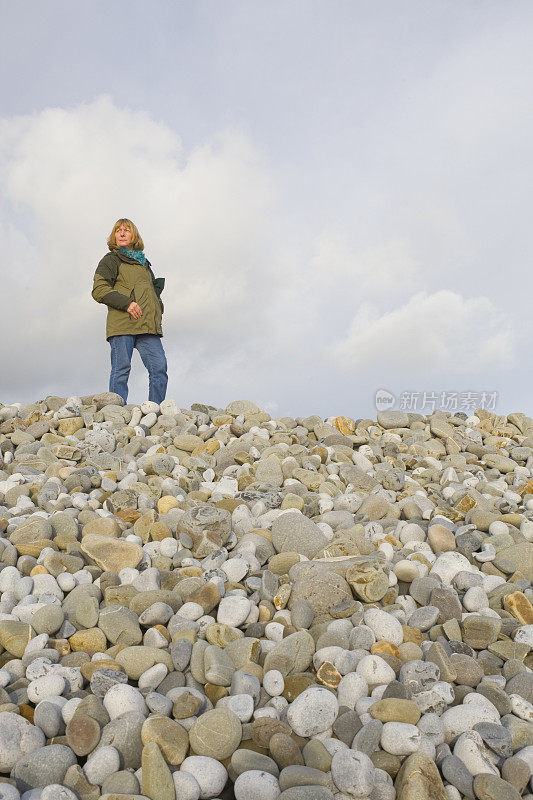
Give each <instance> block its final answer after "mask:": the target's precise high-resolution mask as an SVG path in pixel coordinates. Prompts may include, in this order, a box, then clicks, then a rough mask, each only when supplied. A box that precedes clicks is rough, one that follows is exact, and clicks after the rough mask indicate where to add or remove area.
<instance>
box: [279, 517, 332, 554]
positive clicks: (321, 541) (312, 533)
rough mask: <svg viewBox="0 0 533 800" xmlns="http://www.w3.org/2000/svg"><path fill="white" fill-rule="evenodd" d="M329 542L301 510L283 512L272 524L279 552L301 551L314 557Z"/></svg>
mask: <svg viewBox="0 0 533 800" xmlns="http://www.w3.org/2000/svg"><path fill="white" fill-rule="evenodd" d="M327 543H328V539H327V537H326V535H325V534H324V533H323V532H322V531H321V530H320V528H319V527H318V525H315V523H314V522H312V521H311V520H310V519H308V518H307V517H305V516H304V515H303V514H300V512H299V511H287V512H286V513H283V514H281V515H280V516H279V517H278V518H277V519H276V520H274V523H273V525H272V544H273V545H274V547H275V548H276V551H277V552H278V553H283V552H291V553H300V555H303V556H306V557H307V558H313V557H314V556H316V555H317V554H319V553H320V552H321V551H322V550H323V549H324V547H326V545H327Z"/></svg>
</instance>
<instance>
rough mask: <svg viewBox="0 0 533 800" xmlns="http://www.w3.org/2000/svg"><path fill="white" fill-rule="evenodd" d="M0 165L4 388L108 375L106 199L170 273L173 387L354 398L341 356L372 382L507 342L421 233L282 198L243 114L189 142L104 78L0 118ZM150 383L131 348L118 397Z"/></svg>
mask: <svg viewBox="0 0 533 800" xmlns="http://www.w3.org/2000/svg"><path fill="white" fill-rule="evenodd" d="M0 181H1V185H2V189H3V196H2V199H1V200H0V236H2V241H3V259H4V263H5V265H6V267H5V269H4V274H3V278H4V280H3V284H2V301H3V303H2V327H3V335H2V336H0V363H1V367H2V372H1V374H0V378H1V380H0V384H1V385H0V400H1V401H2V402H13V401H16V400H20V401H22V402H29V401H33V400H35V399H38V398H39V397H44V396H45V395H46V394H48V393H50V394H62V395H67V396H68V395H71V394H82V395H83V394H88V393H90V392H92V391H101V390H103V389H105V388H106V387H107V381H108V374H109V347H108V344H107V342H106V341H105V339H104V324H105V308H104V307H103V306H97V305H96V304H95V303H94V301H93V300H92V298H91V296H90V292H91V288H92V277H93V273H94V269H95V267H96V264H97V263H98V261H99V259H100V258H101V257H102V256H103V255H104V253H105V252H106V250H107V247H106V245H105V241H106V238H107V235H108V233H109V231H110V229H111V226H112V224H113V222H114V221H115V220H116V219H117V218H118V217H121V216H127V217H130V218H132V219H133V220H134V221H135V222H136V223H137V224H138V225H139V227H140V229H141V233H142V235H143V237H144V240H145V245H146V251H147V255H148V257H149V258H150V260H151V261H152V263H153V264H154V268H155V271H156V273H157V274H158V275H164V276H165V277H166V278H167V284H166V287H165V292H164V297H163V299H164V302H165V316H164V331H165V338H164V344H165V349H166V351H167V356H168V360H169V365H170V369H169V374H170V383H169V396H171V397H175V398H176V399H177V400H178V402H179V403H180V404H181V405H188V404H189V403H191V402H194V401H200V402H208V403H217V404H219V405H225V404H226V403H227V402H228V401H229V400H232V399H235V398H236V397H239V396H240V397H248V398H250V399H252V400H254V401H255V402H258V403H260V404H263V405H265V406H268V408H269V409H272V410H274V409H276V413H280V414H283V413H288V412H289V411H290V412H291V413H296V414H300V413H311V412H313V411H317V410H320V408H323V409H324V413H325V414H327V413H329V409H330V404H331V402H332V398H333V399H334V402H335V404H336V407H340V406H341V405H342V404H344V403H346V404H348V403H349V402H351V398H352V396H353V386H352V384H353V381H352V373H353V370H354V368H356V369H358V370H361V371H363V372H364V375H363V374H362V372H360V373H359V375H358V391H360V392H363V391H366V388H365V387H366V386H367V384H368V387H370V388H371V391H370V389H369V396H372V397H373V391H374V389H373V387H374V386H375V385H377V383H376V381H377V378H376V375H378V374H379V372H380V370H381V367H382V365H383V364H384V363H386V364H387V368H388V373H387V375H388V377H390V376H391V374H392V373H393V372H394V369H396V370H404V371H405V370H406V369H408V370H410V374H411V375H414V376H415V377H416V376H420V375H421V374H425V373H426V372H427V371H428V370H431V369H433V368H434V369H435V370H436V371H438V370H446V369H452V368H453V369H456V371H459V372H460V371H463V372H464V373H465V374H466V373H468V374H469V373H470V372H471V371H474V370H477V371H481V370H486V371H487V374H489V375H490V374H491V372H492V375H493V374H494V371H495V370H498V371H499V370H502V369H506V368H509V367H510V366H512V365H513V364H514V363H515V361H516V357H515V352H516V347H517V337H516V335H515V333H514V332H513V328H512V325H511V320H510V318H509V317H508V316H507V315H506V314H503V313H502V312H500V311H499V309H498V306H497V300H496V299H495V300H492V299H490V298H488V297H479V296H474V297H472V298H470V299H468V298H466V297H464V296H462V295H461V294H459V293H458V292H455V291H448V290H446V291H438V290H435V289H436V287H438V285H439V282H440V285H442V276H443V270H444V267H443V264H444V265H445V266H446V268H448V264H447V263H445V262H446V259H447V260H448V261H453V258H452V257H451V256H450V253H449V252H448V251H444V250H443V252H446V253H447V255H445V256H443V257H442V264H441V263H438V258H439V256H440V253H441V250H440V246H435V245H434V244H432V245H431V246H432V248H433V252H434V254H435V261H432V260H431V256H432V252H431V248H430V251H429V256H428V258H426V257H424V258H422V257H421V251H420V248H419V247H418V239H417V236H415V235H414V233H413V231H410V230H409V227H408V226H403V225H402V224H399V223H397V222H396V223H395V224H393V223H391V222H390V218H389V215H388V214H387V213H386V210H387V209H386V208H385V207H383V208H381V209H378V208H377V206H376V207H375V212H376V213H375V214H374V216H375V219H374V221H373V225H372V226H371V227H369V228H368V229H367V228H366V220H365V218H363V217H358V218H357V221H356V222H354V223H353V225H352V226H351V227H349V226H342V225H341V224H339V226H338V227H335V226H334V225H333V223H331V221H330V220H326V221H325V222H324V225H323V226H322V227H321V226H320V225H315V224H312V223H311V222H309V220H307V218H306V215H305V208H306V204H305V198H302V203H301V206H299V207H298V213H296V212H294V213H293V214H292V215H290V214H287V207H286V205H284V203H286V198H284V197H283V196H282V195H283V191H282V189H283V187H284V186H285V184H284V182H283V180H281V178H280V175H279V173H278V172H276V169H275V168H274V167H273V165H272V164H271V163H269V162H268V160H267V159H266V156H265V155H264V153H263V152H262V151H261V150H260V149H259V147H258V146H257V145H256V144H255V142H254V140H253V139H252V138H251V136H249V135H247V134H246V133H244V132H243V131H242V130H239V129H235V128H232V129H228V130H225V131H220V132H218V133H216V134H214V135H212V136H209V137H208V138H206V139H205V140H203V141H199V142H197V143H196V144H195V145H194V146H192V147H190V148H185V147H184V146H183V144H182V141H181V139H180V137H179V135H178V134H177V133H176V131H175V130H173V129H172V128H171V127H169V125H167V124H165V123H162V122H159V121H157V120H155V119H154V118H153V117H151V116H150V115H149V114H147V113H146V112H143V111H137V110H132V109H130V108H124V107H121V106H120V105H118V104H117V103H116V102H115V101H114V100H113V99H112V98H111V97H109V96H101V97H98V98H97V99H95V100H94V101H92V102H88V103H82V104H80V105H77V106H73V107H71V108H46V109H44V110H42V111H39V112H36V113H34V114H28V115H24V116H18V117H12V118H8V119H4V120H3V121H0ZM389 202H390V203H393V202H394V190H393V189H391V191H390V197H389ZM425 209H426V210H428V213H427V216H426V217H424V223H425V222H428V224H427V233H426V236H427V242H428V243H430V240H431V236H432V233H433V234H434V233H435V230H436V229H437V230H438V229H439V226H441V229H442V230H444V231H445V233H446V236H443V237H442V239H443V240H444V239H446V238H448V239H449V238H450V236H449V234H450V232H451V233H452V234H453V238H454V240H455V241H456V242H457V241H458V240H460V238H461V237H460V235H459V233H460V230H461V228H460V226H459V233H458V232H457V231H455V229H454V225H455V217H454V216H453V214H452V215H451V216H450V217H446V215H444V214H443V213H442V209H441V207H440V206H439V205H438V203H433V204H431V203H428V202H427V198H426V197H425V196H424V197H422V198H418V201H417V202H416V203H415V202H414V201H412V206H411V209H410V211H411V212H412V214H413V215H414V214H415V212H417V213H418V214H419V216H420V217H423V214H424V210H425ZM378 212H379V213H378ZM369 213H370V212H369ZM372 213H374V211H372ZM380 214H381V216H380ZM450 220H451V221H450ZM461 247H462V245H461ZM452 253H453V248H452ZM426 263H427V264H428V265H429V266H428V267H426V266H425V265H426ZM423 265H424V266H423ZM448 285H449V284H448ZM417 291H418V293H415V292H417ZM463 291H466V290H464V289H463ZM484 291H485V290H484ZM487 291H488V289H487ZM472 294H474V295H475V294H476V293H475V292H473V293H472ZM513 322H514V320H513ZM515 327H516V326H515ZM388 362H389V363H388ZM6 376H7V380H5V378H6ZM365 381H366V383H365ZM493 383H494V380H493V379H492V378H491V385H493ZM146 387H147V377H146V372H145V371H144V368H142V367H141V366H140V362H139V359H138V358H137V355H135V356H134V362H133V370H132V375H131V378H130V400H131V401H132V402H140V401H141V400H142V399H145V398H146V396H147V391H146ZM361 410H362V409H354V410H353V413H354V414H355V415H356V416H357V415H358V414H360V413H361Z"/></svg>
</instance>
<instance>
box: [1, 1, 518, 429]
mask: <svg viewBox="0 0 533 800" xmlns="http://www.w3.org/2000/svg"><path fill="white" fill-rule="evenodd" d="M0 13H1V18H2V31H1V33H0V37H1V42H0V44H1V47H0V76H1V78H0V80H1V82H2V85H1V91H0V242H1V245H0V246H1V248H2V260H1V263H2V266H1V273H0V274H1V284H0V286H1V292H0V402H2V403H5V404H7V403H13V402H21V403H29V402H35V401H37V400H41V399H43V398H44V397H45V396H46V395H48V394H54V395H61V396H65V397H69V396H73V395H85V394H89V393H94V392H99V391H105V390H107V388H108V380H109V344H108V342H106V340H105V316H106V309H105V307H104V306H102V305H98V304H96V303H95V302H94V300H93V299H92V297H91V289H92V280H93V275H94V270H95V268H96V266H97V264H98V262H99V260H100V259H101V258H102V257H103V256H104V255H105V253H106V252H107V245H106V240H107V237H108V235H109V233H110V231H111V228H112V226H113V223H114V222H115V220H116V219H118V218H120V217H128V218H130V219H132V220H133V221H134V222H135V224H136V225H137V226H138V228H139V230H140V232H141V235H142V236H143V239H144V243H145V251H146V254H147V256H148V258H149V259H150V261H151V262H152V265H153V269H154V272H155V273H156V275H157V276H164V277H165V278H166V285H165V290H164V293H163V296H162V299H163V301H164V303H165V314H164V317H163V331H164V337H163V344H164V347H165V350H166V353H167V359H168V365H169V386H168V392H167V396H168V397H172V398H174V399H176V401H177V402H178V405H179V406H180V407H182V408H186V407H189V406H190V405H191V403H194V402H199V403H207V404H211V405H215V406H217V407H224V406H226V405H227V404H228V403H229V402H230V401H232V400H236V399H249V400H252V401H254V402H255V403H257V404H258V405H260V406H261V407H262V408H264V409H265V410H267V411H268V412H269V413H270V414H272V415H273V416H285V415H291V416H306V415H308V414H312V413H316V414H320V415H321V416H322V417H324V418H325V417H328V416H333V415H345V416H349V417H353V418H355V419H359V418H365V417H366V418H368V417H369V418H373V419H375V417H376V413H377V410H378V408H387V407H389V408H397V409H399V408H403V409H405V410H407V411H417V412H420V413H426V414H427V413H431V411H432V410H434V409H435V408H443V409H445V410H449V411H452V412H453V411H455V410H457V411H466V412H467V413H472V412H473V410H474V409H475V408H477V407H480V406H481V407H485V408H487V409H489V410H491V411H495V412H496V413H497V414H509V413H511V412H516V411H522V412H524V413H526V414H530V415H533V396H532V391H531V379H530V372H531V366H530V356H531V347H530V343H531V341H532V337H533V320H532V314H531V297H532V290H533V278H532V270H531V265H532V257H533V243H532V238H531V228H532V226H531V222H530V218H531V211H532V206H531V196H532V189H533V186H532V184H533V178H532V150H533V104H532V100H531V98H532V97H533V69H532V67H533V54H532V50H531V41H532V38H533V4H532V3H531V2H530V0H523V1H521V0H453V1H452V0H402V2H398V0H366V1H364V2H363V0H171V1H170V0H152V2H150V3H146V2H140V0H130V2H129V3H128V4H127V5H125V4H123V3H118V2H115V0H105V1H104V0H92V2H91V3H83V4H82V3H81V2H76V1H75V0H47V2H46V3H43V2H42V0H18V2H17V3H11V2H9V0H0ZM129 386H130V394H129V397H128V401H129V402H134V403H140V402H142V400H144V399H147V395H148V379H147V373H146V371H145V369H144V367H143V366H142V364H141V362H140V358H139V356H138V353H137V352H135V353H134V357H133V362H132V372H131V376H130V382H129ZM376 393H379V398H381V405H380V403H379V402H378V401H377V400H376ZM383 398H384V399H383Z"/></svg>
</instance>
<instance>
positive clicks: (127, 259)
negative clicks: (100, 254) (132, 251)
mask: <svg viewBox="0 0 533 800" xmlns="http://www.w3.org/2000/svg"><path fill="white" fill-rule="evenodd" d="M111 252H112V253H114V254H115V255H116V256H117V258H119V259H120V261H125V262H126V264H137V265H138V266H139V267H142V264H140V263H139V262H138V261H136V260H135V259H134V258H131V256H127V255H126V253H124V252H121V251H120V250H111ZM145 266H147V267H151V266H152V264H151V263H150V261H148V259H146V264H145Z"/></svg>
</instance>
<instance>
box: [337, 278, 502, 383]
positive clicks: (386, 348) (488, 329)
mask: <svg viewBox="0 0 533 800" xmlns="http://www.w3.org/2000/svg"><path fill="white" fill-rule="evenodd" d="M515 346H516V337H515V335H514V333H513V329H512V326H511V322H510V319H509V318H508V317H507V315H505V314H502V313H501V312H499V311H498V309H497V308H496V307H495V305H494V303H493V302H492V301H491V300H490V299H489V298H487V297H473V298H465V297H462V296H461V295H460V294H458V293H457V292H452V291H449V290H447V289H443V290H441V291H438V292H434V293H433V294H428V293H426V292H419V293H418V294H416V295H414V296H413V297H411V299H410V300H409V301H408V302H407V303H405V305H402V306H399V307H398V308H395V309H393V310H391V311H387V312H385V313H383V314H380V313H379V311H378V309H377V307H376V306H374V305H372V304H369V303H365V304H363V305H362V306H361V307H360V308H359V309H358V311H357V313H356V315H355V316H354V318H353V321H352V324H351V326H350V329H349V331H348V333H347V335H346V336H345V337H344V338H343V339H342V340H340V341H339V342H337V344H336V346H335V348H334V351H335V356H336V358H337V362H338V364H339V365H340V366H341V367H342V368H343V369H346V370H352V369H364V368H366V367H373V368H376V367H379V365H380V364H386V366H387V370H388V374H389V375H390V374H392V373H393V372H396V373H398V372H401V373H402V374H404V375H405V374H406V372H407V373H408V374H411V375H412V374H413V371H414V372H418V374H427V373H429V374H432V373H433V374H436V375H439V376H441V377H442V375H443V373H444V372H445V371H450V372H452V373H453V374H459V375H460V374H466V375H470V374H478V373H480V372H482V371H483V370H484V369H489V368H491V369H498V368H509V367H511V366H513V365H514V363H515V358H516V355H515Z"/></svg>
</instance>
